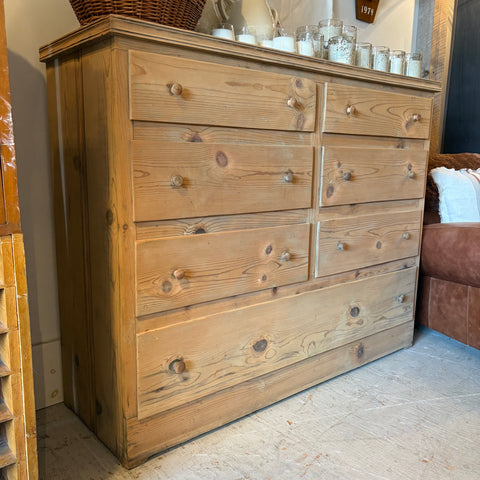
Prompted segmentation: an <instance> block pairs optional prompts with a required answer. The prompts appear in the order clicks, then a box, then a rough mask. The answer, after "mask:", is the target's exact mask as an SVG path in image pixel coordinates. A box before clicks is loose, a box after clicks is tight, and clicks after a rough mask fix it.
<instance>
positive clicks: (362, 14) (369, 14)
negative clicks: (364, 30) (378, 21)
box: [355, 0, 380, 23]
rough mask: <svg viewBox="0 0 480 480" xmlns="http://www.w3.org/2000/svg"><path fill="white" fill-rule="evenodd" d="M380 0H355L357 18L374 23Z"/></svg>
mask: <svg viewBox="0 0 480 480" xmlns="http://www.w3.org/2000/svg"><path fill="white" fill-rule="evenodd" d="M379 2H380V0H355V13H356V15H357V20H361V21H362V22H367V23H373V22H374V21H375V14H376V13H377V8H378V4H379Z"/></svg>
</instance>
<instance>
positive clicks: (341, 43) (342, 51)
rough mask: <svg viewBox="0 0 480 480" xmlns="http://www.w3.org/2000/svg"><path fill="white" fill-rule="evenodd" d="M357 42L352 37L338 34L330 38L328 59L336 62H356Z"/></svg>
mask: <svg viewBox="0 0 480 480" xmlns="http://www.w3.org/2000/svg"><path fill="white" fill-rule="evenodd" d="M354 52H355V42H354V41H353V38H351V37H345V36H343V35H337V36H336V37H330V39H329V40H328V59H329V60H332V61H334V62H339V63H346V64H349V65H353V64H354V55H353V54H354Z"/></svg>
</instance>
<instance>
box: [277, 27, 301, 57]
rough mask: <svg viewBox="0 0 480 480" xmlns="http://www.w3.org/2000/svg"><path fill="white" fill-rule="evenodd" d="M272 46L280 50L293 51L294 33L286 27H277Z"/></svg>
mask: <svg viewBox="0 0 480 480" xmlns="http://www.w3.org/2000/svg"><path fill="white" fill-rule="evenodd" d="M273 48H276V49H277V50H281V51H282V52H289V53H295V51H296V50H295V35H294V33H293V31H291V30H289V29H287V28H279V29H277V31H276V33H275V35H274V37H273Z"/></svg>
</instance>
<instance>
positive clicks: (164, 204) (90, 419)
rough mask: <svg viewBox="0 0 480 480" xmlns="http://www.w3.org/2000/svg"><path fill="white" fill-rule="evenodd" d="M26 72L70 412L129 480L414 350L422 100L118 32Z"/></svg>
mask: <svg viewBox="0 0 480 480" xmlns="http://www.w3.org/2000/svg"><path fill="white" fill-rule="evenodd" d="M41 55H42V59H43V60H44V61H46V62H47V76H48V95H49V104H50V115H51V116H50V125H51V143H52V165H53V169H52V172H53V186H54V195H55V205H56V232H57V255H58V257H57V259H58V265H59V267H58V276H59V287H60V311H61V319H62V346H63V362H64V386H65V401H66V403H67V404H68V405H69V406H70V407H71V408H73V409H74V410H75V411H76V412H77V413H78V414H79V415H80V416H81V417H82V418H83V420H84V421H85V422H86V423H87V424H88V425H89V426H90V427H91V428H92V429H93V430H94V431H95V432H96V433H97V435H98V436H99V437H100V439H102V440H103V441H104V442H105V444H106V445H107V446H108V447H109V448H111V449H112V451H114V452H115V453H116V454H117V455H118V457H119V458H120V459H121V461H122V463H123V464H124V465H125V466H128V467H131V466H134V465H138V464H139V463H141V462H142V461H144V460H145V459H147V458H148V457H149V456H150V455H152V454H155V453H157V452H159V451H161V450H164V449H166V448H168V447H171V446H173V445H176V444H178V443H180V442H182V441H185V440H187V439H190V438H193V437H194V436H196V435H199V434H200V433H203V432H206V431H208V430H210V429H212V428H215V427H218V426H220V425H222V424H225V423H227V422H229V421H231V420H234V419H236V418H239V417H241V416H243V415H245V414H248V413H250V412H252V411H254V410H257V409H259V408H261V407H264V406H266V405H268V404H270V403H273V402H275V401H278V400H279V399H281V398H284V397H286V396H288V395H291V394H293V393H295V392H298V391H300V390H302V389H304V388H307V387H309V386H311V385H315V384H317V383H319V382H321V381H324V380H326V379H328V378H331V377H333V376H335V375H338V374H340V373H342V372H345V371H348V370H351V369H352V368H355V367H357V366H359V365H362V364H364V363H366V362H369V361H372V360H374V359H376V358H379V357H381V356H383V355H386V354H388V353H390V352H393V351H395V350H397V349H399V348H402V347H406V346H408V345H410V344H411V341H412V333H413V312H414V305H415V294H416V279H417V268H418V254H419V245H420V235H421V222H422V210H423V198H424V189H425V168H426V161H427V151H428V146H429V131H430V114H431V105H432V97H433V94H434V93H435V92H436V91H438V90H439V86H438V84H437V83H434V82H429V81H424V80H418V79H412V78H407V77H400V76H394V75H389V74H381V73H377V72H373V71H369V70H364V69H361V68H357V67H350V66H344V65H337V64H334V63H330V62H326V61H323V60H316V59H309V58H307V57H302V56H298V55H293V54H282V53H279V52H275V51H272V50H268V49H262V48H257V47H252V46H245V45H241V44H237V43H235V42H229V41H223V40H219V39H214V38H211V37H209V36H205V35H201V34H196V33H192V32H183V31H179V30H176V29H171V28H166V27H161V26H157V25H154V24H150V23H147V22H141V21H136V20H128V19H124V18H120V17H115V16H112V17H109V18H106V19H102V20H100V21H98V22H96V23H94V24H92V25H90V26H88V27H84V28H82V29H80V30H79V31H77V32H74V33H72V34H71V35H69V36H66V37H64V38H62V39H60V40H58V41H56V42H54V43H52V44H50V45H48V46H46V47H44V48H43V49H42V50H41Z"/></svg>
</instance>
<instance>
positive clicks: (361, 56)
mask: <svg viewBox="0 0 480 480" xmlns="http://www.w3.org/2000/svg"><path fill="white" fill-rule="evenodd" d="M355 65H357V66H359V67H363V68H372V44H371V43H368V42H360V43H357V48H356V51H355Z"/></svg>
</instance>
